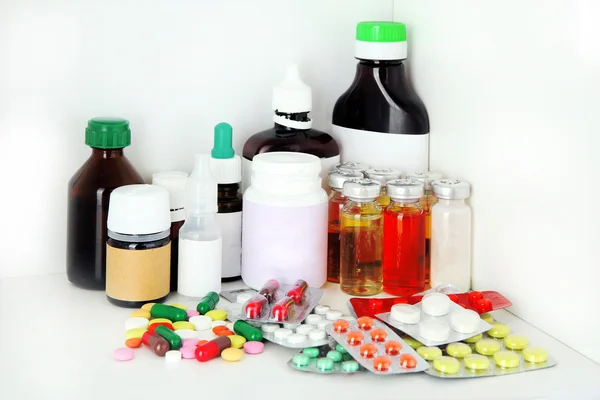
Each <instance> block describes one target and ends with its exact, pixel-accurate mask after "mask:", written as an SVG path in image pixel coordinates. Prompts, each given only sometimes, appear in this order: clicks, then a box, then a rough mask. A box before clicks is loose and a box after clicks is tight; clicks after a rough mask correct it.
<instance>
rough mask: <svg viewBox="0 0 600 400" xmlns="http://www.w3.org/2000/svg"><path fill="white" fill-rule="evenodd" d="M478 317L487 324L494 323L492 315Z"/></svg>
mask: <svg viewBox="0 0 600 400" xmlns="http://www.w3.org/2000/svg"><path fill="white" fill-rule="evenodd" d="M479 317H481V319H482V320H484V321H485V322H487V323H488V324H493V323H494V317H492V314H481V315H480V316H479Z"/></svg>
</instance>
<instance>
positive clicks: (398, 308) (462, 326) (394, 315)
mask: <svg viewBox="0 0 600 400" xmlns="http://www.w3.org/2000/svg"><path fill="white" fill-rule="evenodd" d="M376 317H377V318H379V319H381V320H382V321H384V322H386V323H388V324H390V325H391V326H393V327H394V328H396V329H399V330H400V331H402V332H404V333H406V334H407V335H409V336H411V337H412V338H414V339H416V340H418V341H419V342H421V343H423V344H425V345H427V346H440V345H443V344H446V343H451V342H459V341H461V340H464V339H467V338H469V337H472V336H474V335H477V334H479V333H482V332H485V331H487V330H488V329H490V328H491V325H490V324H488V323H487V322H485V321H484V320H482V319H481V318H480V317H479V314H477V313H476V312H475V311H473V310H466V309H464V308H462V307H461V306H459V305H458V304H456V303H454V302H452V301H451V300H450V298H449V297H448V296H447V295H445V294H443V293H429V294H426V295H425V296H423V300H422V301H421V302H420V303H417V304H415V305H410V304H396V305H394V306H393V307H392V309H391V311H390V312H389V313H383V314H377V315H376Z"/></svg>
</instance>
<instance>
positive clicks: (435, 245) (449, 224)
mask: <svg viewBox="0 0 600 400" xmlns="http://www.w3.org/2000/svg"><path fill="white" fill-rule="evenodd" d="M431 186H432V187H433V194H434V195H435V196H436V197H437V198H438V199H439V202H438V203H437V204H435V205H434V206H433V208H432V210H431V286H432V287H437V286H439V285H443V284H452V285H455V286H457V287H458V289H459V290H460V291H461V292H467V291H469V289H470V288H471V208H470V207H469V205H468V204H467V203H465V199H467V198H468V197H469V195H470V192H471V190H470V189H471V188H470V185H469V184H468V183H467V182H465V181H459V180H450V179H442V180H437V181H434V182H433V183H432V185H431Z"/></svg>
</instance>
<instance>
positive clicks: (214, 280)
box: [177, 237, 223, 297]
mask: <svg viewBox="0 0 600 400" xmlns="http://www.w3.org/2000/svg"><path fill="white" fill-rule="evenodd" d="M222 255H223V241H222V239H221V238H219V239H217V240H208V241H200V240H189V239H183V238H181V237H179V265H178V268H177V293H179V294H181V295H183V296H188V297H202V296H205V295H206V293H208V292H217V293H219V292H220V291H221V265H222Z"/></svg>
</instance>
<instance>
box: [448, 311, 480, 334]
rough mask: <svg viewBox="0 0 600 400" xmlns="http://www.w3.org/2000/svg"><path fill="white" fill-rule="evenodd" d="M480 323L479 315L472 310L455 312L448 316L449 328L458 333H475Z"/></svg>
mask: <svg viewBox="0 0 600 400" xmlns="http://www.w3.org/2000/svg"><path fill="white" fill-rule="evenodd" d="M480 322H481V318H480V317H479V314H477V313H476V312H475V311H473V310H456V311H454V312H453V313H452V314H450V326H452V329H453V330H455V331H456V332H459V333H471V332H475V331H476V330H477V328H479V324H480Z"/></svg>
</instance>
